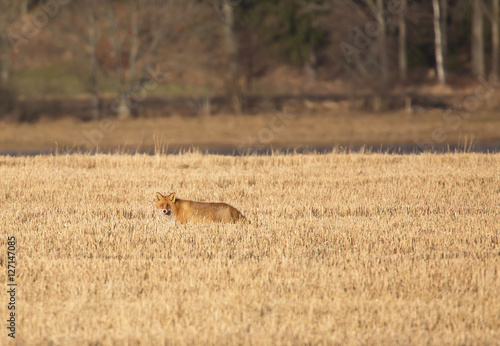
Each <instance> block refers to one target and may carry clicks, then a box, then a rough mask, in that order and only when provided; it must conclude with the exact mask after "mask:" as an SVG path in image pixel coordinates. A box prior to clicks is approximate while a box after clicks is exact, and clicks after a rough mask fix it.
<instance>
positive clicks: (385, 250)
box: [0, 153, 500, 345]
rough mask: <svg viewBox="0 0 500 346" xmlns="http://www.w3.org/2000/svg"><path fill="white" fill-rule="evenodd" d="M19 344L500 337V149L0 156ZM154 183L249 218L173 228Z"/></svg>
mask: <svg viewBox="0 0 500 346" xmlns="http://www.w3.org/2000/svg"><path fill="white" fill-rule="evenodd" d="M0 176H1V179H0V206H1V208H2V212H1V213H0V225H1V229H2V232H1V233H0V237H1V238H0V248H1V250H0V253H1V254H2V256H1V258H0V262H1V264H2V268H3V269H2V270H3V271H4V272H3V273H2V274H1V275H0V282H1V283H2V287H3V288H4V289H3V290H2V291H3V293H2V294H1V295H0V299H1V301H0V318H1V319H2V321H4V322H3V323H2V325H3V327H2V329H1V330H2V335H1V336H0V343H1V344H13V343H12V340H10V339H9V338H8V337H7V332H8V331H7V329H6V328H5V327H6V325H7V323H6V322H5V321H6V320H7V319H8V312H9V311H8V310H7V302H8V297H7V295H6V290H7V289H6V287H7V286H6V284H7V274H6V271H7V269H6V262H5V261H6V255H5V254H6V251H7V236H11V235H14V236H15V237H16V239H17V253H16V256H17V259H18V263H17V269H16V270H17V272H16V275H17V277H16V279H17V283H18V288H17V289H18V293H17V296H16V299H17V303H16V304H17V309H16V312H17V314H18V315H17V318H18V320H17V331H16V341H17V343H18V344H20V345H25V344H26V345H28V344H30V345H32V344H45V345H49V344H56V345H81V344H102V345H111V344H122V343H123V344H125V343H126V344H131V345H135V344H144V345H154V344H164V343H169V344H188V343H196V344H198V343H201V344H303V343H311V344H317V343H321V344H387V345H390V344H435V345H442V344H498V340H500V294H499V293H500V244H499V238H500V234H499V233H500V155H499V154H489V155H487V154H457V153H450V154H443V155H436V154H422V155H405V156H393V155H384V154H373V153H357V154H346V153H332V154H325V155H273V156H265V157H260V156H246V157H224V156H210V155H202V154H200V153H187V154H182V155H171V156H166V155H163V156H160V155H158V156H143V155H135V156H128V155H96V156H85V155H68V156H66V155H59V156H38V157H18V158H12V157H0ZM156 191H160V192H164V193H165V192H171V191H176V193H177V195H178V196H179V197H180V198H186V199H193V200H200V201H224V202H227V203H230V204H232V205H234V206H235V207H236V208H238V209H239V210H240V211H242V213H243V214H245V215H246V216H247V217H248V218H249V219H250V220H251V222H252V223H251V224H250V225H222V224H209V225H199V224H187V225H175V224H172V223H167V222H166V220H165V218H164V217H162V215H160V214H159V213H158V212H157V211H155V210H154V194H155V192H156Z"/></svg>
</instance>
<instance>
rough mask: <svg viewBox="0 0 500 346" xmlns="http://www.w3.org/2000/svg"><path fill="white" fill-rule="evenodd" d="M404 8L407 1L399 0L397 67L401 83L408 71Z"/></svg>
mask: <svg viewBox="0 0 500 346" xmlns="http://www.w3.org/2000/svg"><path fill="white" fill-rule="evenodd" d="M406 7H407V0H401V12H400V13H399V17H398V28H399V35H398V65H399V78H400V80H401V81H405V80H406V75H407V71H408V60H407V56H406V20H405V15H406Z"/></svg>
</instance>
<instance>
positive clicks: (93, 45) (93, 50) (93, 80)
mask: <svg viewBox="0 0 500 346" xmlns="http://www.w3.org/2000/svg"><path fill="white" fill-rule="evenodd" d="M89 45H90V94H91V114H92V119H94V120H96V119H99V118H100V111H99V109H100V106H99V92H98V90H97V28H96V22H95V15H94V13H93V11H92V10H90V11H89Z"/></svg>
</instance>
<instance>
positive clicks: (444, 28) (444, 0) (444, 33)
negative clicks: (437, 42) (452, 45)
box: [440, 0, 448, 70]
mask: <svg viewBox="0 0 500 346" xmlns="http://www.w3.org/2000/svg"><path fill="white" fill-rule="evenodd" d="M440 14H441V16H440V17H441V47H442V49H443V65H444V69H445V70H446V56H447V54H448V23H447V21H448V0H441V13H440Z"/></svg>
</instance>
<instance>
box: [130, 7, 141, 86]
mask: <svg viewBox="0 0 500 346" xmlns="http://www.w3.org/2000/svg"><path fill="white" fill-rule="evenodd" d="M131 16H132V18H131V20H130V29H131V30H130V31H131V33H130V34H131V38H130V41H131V42H130V55H129V68H130V70H129V71H130V73H129V81H130V89H132V88H134V84H135V77H136V76H135V75H136V60H137V49H138V46H139V38H138V37H139V24H138V17H139V8H138V5H137V1H132V13H131Z"/></svg>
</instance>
